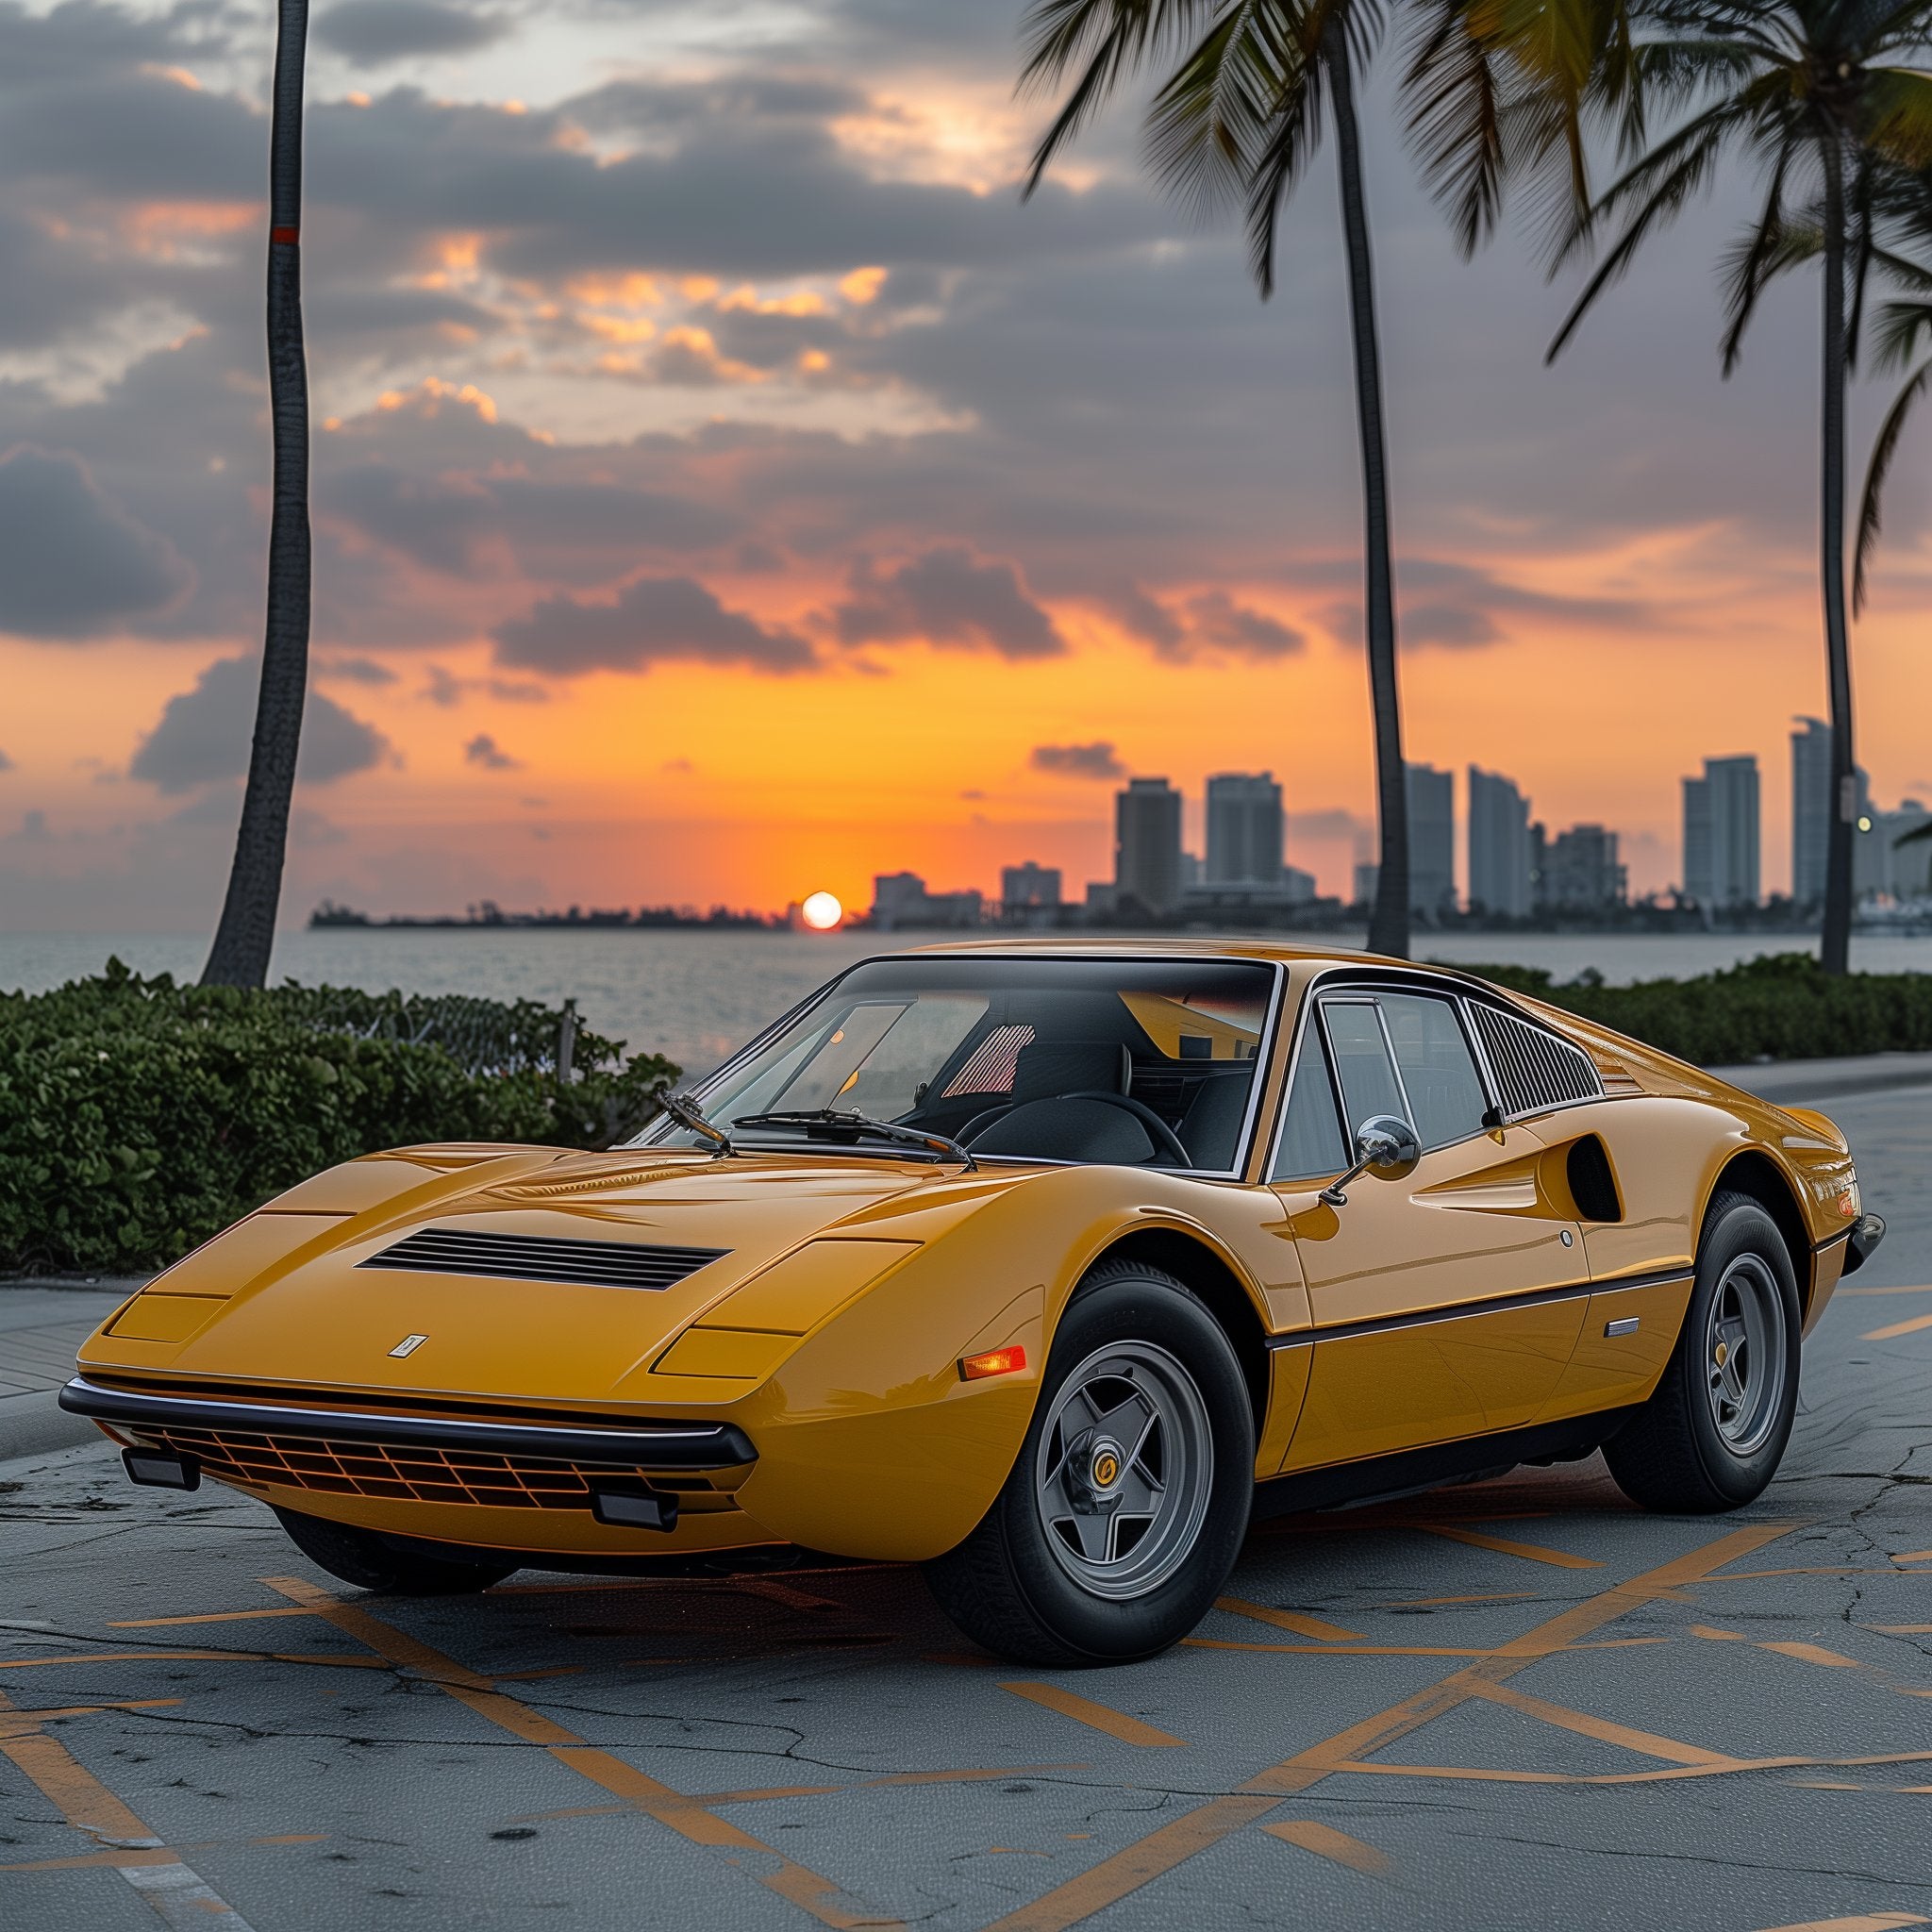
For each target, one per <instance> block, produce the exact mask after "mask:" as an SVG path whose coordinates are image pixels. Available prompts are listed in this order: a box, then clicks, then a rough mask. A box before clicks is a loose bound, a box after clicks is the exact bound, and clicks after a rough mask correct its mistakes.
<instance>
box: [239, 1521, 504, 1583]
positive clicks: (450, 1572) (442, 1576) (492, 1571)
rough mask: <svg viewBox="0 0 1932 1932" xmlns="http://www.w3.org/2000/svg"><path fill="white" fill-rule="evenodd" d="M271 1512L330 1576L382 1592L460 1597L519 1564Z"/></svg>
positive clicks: (496, 1581)
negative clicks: (440, 1552) (444, 1553)
mask: <svg viewBox="0 0 1932 1932" xmlns="http://www.w3.org/2000/svg"><path fill="white" fill-rule="evenodd" d="M275 1515H276V1516H277V1517H278V1518H279V1519H280V1521H281V1525H282V1527H283V1528H284V1529H286V1530H287V1531H288V1532H289V1536H290V1539H291V1541H293V1543H294V1545H295V1547H296V1548H297V1549H298V1550H300V1551H301V1552H302V1554H303V1555H304V1556H305V1557H308V1560H309V1561H310V1562H311V1563H319V1564H321V1565H322V1567H323V1568H324V1569H325V1570H326V1571H327V1572H328V1574H330V1575H331V1576H340V1577H341V1579H342V1581H343V1582H344V1583H353V1584H354V1585H355V1586H356V1588H357V1589H358V1590H372V1591H379V1592H380V1593H381V1594H383V1595H385V1596H465V1595H468V1594H470V1593H471V1592H473V1591H479V1590H488V1589H489V1588H490V1586H491V1584H492V1583H501V1582H502V1581H503V1579H504V1578H505V1577H506V1576H508V1575H511V1574H513V1573H514V1572H515V1571H517V1570H518V1569H519V1568H521V1567H522V1566H521V1565H519V1564H516V1563H504V1562H499V1561H496V1560H494V1559H492V1558H491V1557H486V1556H485V1555H484V1554H483V1553H482V1552H481V1551H480V1550H479V1551H477V1552H476V1553H475V1556H473V1557H455V1556H451V1557H441V1556H432V1555H430V1554H429V1552H428V1551H427V1550H425V1549H424V1548H422V1547H421V1546H420V1545H416V1544H412V1543H409V1542H408V1541H405V1540H404V1539H402V1538H400V1537H386V1536H382V1535H379V1534H378V1533H377V1532H376V1531H375V1530H373V1529H357V1528H355V1527H353V1526H352V1525H351V1524H346V1523H328V1522H325V1520H324V1519H323V1518H322V1517H320V1516H303V1515H299V1514H298V1513H297V1512H296V1511H295V1510H293V1509H277V1510H276V1511H275Z"/></svg>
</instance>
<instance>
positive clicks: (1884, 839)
mask: <svg viewBox="0 0 1932 1932" xmlns="http://www.w3.org/2000/svg"><path fill="white" fill-rule="evenodd" d="M1927 819H1932V812H1928V811H1927V810H1926V809H1925V808H1924V805H1923V804H1921V803H1920V801H1919V800H1918V799H1916V798H1907V799H1905V800H1904V801H1902V802H1901V804H1900V806H1899V808H1898V809H1897V810H1896V811H1877V810H1873V809H1867V810H1865V811H1862V812H1860V813H1859V814H1858V817H1857V822H1856V823H1855V824H1854V825H1853V827H1852V897H1853V898H1854V899H1855V900H1857V899H1874V898H1884V899H1921V898H1924V896H1925V891H1926V872H1927V861H1928V859H1932V842H1928V841H1925V840H1923V839H1915V840H1914V841H1912V842H1911V843H1910V844H1909V845H1905V846H1901V845H1900V844H1899V842H1898V841H1900V840H1901V839H1903V838H1904V837H1905V836H1906V834H1907V832H1916V831H1917V830H1918V829H1919V828H1920V826H1922V825H1923V824H1925V822H1926V820H1927Z"/></svg>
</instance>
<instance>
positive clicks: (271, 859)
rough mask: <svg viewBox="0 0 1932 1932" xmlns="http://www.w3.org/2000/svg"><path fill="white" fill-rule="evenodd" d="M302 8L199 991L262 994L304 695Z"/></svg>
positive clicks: (275, 206)
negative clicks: (254, 661)
mask: <svg viewBox="0 0 1932 1932" xmlns="http://www.w3.org/2000/svg"><path fill="white" fill-rule="evenodd" d="M307 42H308V0H279V16H278V19H277V23H276V32H275V111H274V119H273V122H272V123H271V126H270V132H269V216H268V219H269V235H268V387H269V409H270V414H271V416H272V418H273V420H274V425H275V510H274V516H273V520H272V521H271V523H270V525H269V538H268V619H267V624H266V626H265V629H264V631H263V635H262V648H261V687H260V690H259V692H258V695H257V698H256V706H255V741H254V745H253V747H252V749H251V751H250V753H249V758H248V789H247V791H245V792H244V794H243V795H242V824H241V826H240V828H239V829H238V831H237V832H236V835H235V861H234V864H233V865H232V867H231V868H230V869H229V873H228V895H227V898H226V900H225V902H224V903H223V906H222V918H221V924H219V925H218V926H217V927H216V928H215V940H214V945H213V946H212V947H211V948H210V950H209V952H208V964H207V966H206V967H205V968H204V969H203V971H202V975H201V983H202V984H203V985H204V986H261V985H264V984H265V983H266V982H267V979H268V963H269V953H270V950H271V949H272V947H273V946H274V944H275V908H276V907H277V906H278V904H279V903H280V900H281V895H282V859H283V855H284V854H285V852H286V851H287V848H288V842H289V801H290V797H291V793H292V792H293V791H294V789H295V754H296V752H297V750H298V749H299V747H300V745H301V741H302V707H303V701H304V699H305V697H306V695H307V693H308V573H309V563H308V364H307V361H306V358H305V357H304V354H303V347H302V252H301V246H300V232H301V222H302V62H303V55H304V52H305V50H306V46H307Z"/></svg>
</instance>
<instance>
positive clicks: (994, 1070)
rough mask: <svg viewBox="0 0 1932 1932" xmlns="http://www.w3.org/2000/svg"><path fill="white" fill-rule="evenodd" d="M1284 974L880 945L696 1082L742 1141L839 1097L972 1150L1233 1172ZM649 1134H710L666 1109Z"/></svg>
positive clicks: (1209, 964)
mask: <svg viewBox="0 0 1932 1932" xmlns="http://www.w3.org/2000/svg"><path fill="white" fill-rule="evenodd" d="M1274 979H1275V974H1274V968H1273V967H1271V966H1266V965H1261V964H1251V963H1247V962H1243V961H1237V960H1198V959H1175V960H1164V959H1129V960H1122V959H1078V958H1004V959H1002V958H948V957H944V956H938V957H933V958H896V959H880V960H874V961H872V962H870V963H868V964H866V965H862V966H858V967H855V968H854V969H853V970H852V971H851V972H850V973H847V974H845V975H844V976H843V977H842V978H840V979H837V980H835V981H833V983H832V984H831V985H830V986H829V987H827V988H826V989H825V991H824V992H822V993H821V994H819V996H818V997H817V998H816V999H815V1000H814V1001H813V1002H812V1003H811V1004H810V1005H809V1006H808V1007H807V1008H804V1009H803V1010H801V1011H800V1012H799V1013H798V1014H796V1015H795V1016H794V1017H793V1018H792V1019H791V1021H790V1022H789V1023H788V1024H786V1025H785V1026H783V1027H782V1028H781V1029H780V1030H779V1031H778V1032H777V1033H776V1034H774V1036H773V1037H772V1038H771V1039H770V1040H768V1041H765V1042H764V1043H763V1044H762V1045H761V1046H760V1047H759V1048H758V1050H757V1052H755V1053H753V1054H750V1055H748V1056H746V1057H744V1058H741V1059H739V1060H736V1061H734V1062H732V1063H730V1064H727V1065H726V1066H725V1067H724V1069H722V1070H721V1071H720V1072H719V1073H718V1074H715V1075H714V1076H713V1077H712V1078H711V1080H709V1081H708V1083H706V1084H705V1085H704V1086H702V1087H700V1088H698V1089H697V1090H696V1098H697V1100H698V1101H699V1104H700V1105H701V1106H702V1107H703V1108H704V1110H705V1114H706V1116H707V1118H708V1119H709V1120H710V1121H712V1122H713V1123H714V1124H717V1125H719V1126H721V1127H723V1128H724V1130H725V1131H726V1132H727V1133H728V1134H730V1135H731V1137H732V1139H733V1141H735V1142H737V1143H738V1144H740V1145H742V1146H762V1145H777V1144H784V1143H791V1144H794V1145H795V1144H797V1143H799V1142H800V1141H803V1140H805V1139H806V1138H807V1136H808V1134H809V1132H810V1129H809V1128H808V1126H807V1125H806V1124H788V1123H782V1122H774V1123H769V1124H761V1125H756V1126H744V1127H739V1126H736V1125H734V1123H735V1122H738V1121H740V1120H742V1119H745V1118H746V1117H747V1116H751V1115H758V1114H772V1113H816V1112H820V1111H823V1110H824V1109H834V1110H836V1111H837V1112H839V1113H841V1114H863V1115H867V1116H870V1117H871V1118H872V1119H874V1120H877V1121H891V1122H896V1123H898V1124H901V1125H904V1126H909V1127H918V1128H922V1129H924V1130H925V1131H927V1132H930V1133H937V1134H943V1135H946V1136H947V1137H949V1138H950V1139H952V1140H954V1141H958V1142H960V1143H961V1144H962V1145H964V1146H966V1147H968V1148H970V1149H971V1150H972V1151H973V1153H974V1156H975V1158H987V1157H989V1156H1006V1157H1008V1158H1030V1159H1041V1160H1064V1161H1075V1162H1082V1163H1091V1162H1108V1163H1112V1164H1121V1165H1127V1166H1137V1167H1168V1168H1191V1169H1196V1170H1205V1171H1207V1172H1209V1173H1227V1172H1229V1171H1231V1170H1232V1169H1233V1168H1234V1166H1235V1164H1236V1159H1237V1157H1238V1156H1239V1153H1240V1150H1241V1135H1242V1129H1243V1126H1244V1125H1245V1124H1246V1121H1247V1117H1248V1108H1249V1100H1250V1097H1251V1094H1252V1092H1253V1089H1254V1082H1255V1075H1256V1071H1257V1066H1258V1065H1259V1054H1260V1049H1261V1041H1262V1034H1263V1030H1264V1028H1265V1027H1266V1024H1267V1021H1268V1013H1269V1003H1270V999H1271V997H1272V994H1273V992H1274ZM639 1143H640V1144H651V1145H658V1146H695V1145H698V1144H701V1141H700V1137H699V1136H697V1135H696V1134H694V1133H693V1132H691V1130H690V1129H689V1128H686V1127H681V1126H678V1125H677V1124H675V1123H674V1122H671V1121H668V1120H666V1121H660V1122H659V1123H658V1124H656V1125H654V1126H653V1127H651V1128H649V1129H647V1130H646V1132H645V1133H643V1134H642V1135H641V1136H640V1137H639ZM864 1145H865V1147H866V1151H867V1152H873V1151H877V1152H879V1153H881V1154H885V1153H889V1152H890V1151H891V1143H889V1142H887V1141H883V1140H879V1141H870V1140H869V1141H865V1142H864Z"/></svg>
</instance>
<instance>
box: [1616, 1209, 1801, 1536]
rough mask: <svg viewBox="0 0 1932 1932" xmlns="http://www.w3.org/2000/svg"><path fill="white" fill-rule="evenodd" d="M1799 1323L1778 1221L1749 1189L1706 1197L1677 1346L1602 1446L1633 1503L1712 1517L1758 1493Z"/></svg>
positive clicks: (1789, 1404)
mask: <svg viewBox="0 0 1932 1932" xmlns="http://www.w3.org/2000/svg"><path fill="white" fill-rule="evenodd" d="M1799 1325H1800V1324H1799V1320H1798V1285H1797V1280H1796V1277H1795V1276H1794V1275H1793V1274H1792V1272H1791V1257H1790V1250H1789V1249H1788V1248H1787V1247H1786V1246H1785V1241H1784V1237H1783V1236H1782V1235H1781V1234H1779V1232H1778V1229H1777V1224H1776V1223H1775V1222H1774V1221H1773V1220H1772V1218H1771V1216H1770V1215H1769V1214H1768V1213H1766V1212H1765V1210H1764V1208H1762V1207H1761V1206H1760V1205H1759V1204H1758V1203H1757V1201H1754V1200H1752V1199H1751V1198H1750V1197H1749V1196H1748V1195H1744V1194H1733V1193H1720V1194H1717V1195H1715V1196H1713V1197H1712V1200H1711V1204H1710V1208H1709V1211H1708V1213H1707V1215H1706V1217H1705V1224H1704V1238H1703V1240H1702V1241H1700V1242H1699V1243H1698V1249H1697V1278H1696V1283H1695V1285H1694V1286H1693V1287H1692V1289H1691V1304H1690V1307H1688V1308H1687V1309H1686V1310H1685V1314H1684V1326H1683V1329H1682V1332H1681V1333H1680V1334H1679V1335H1678V1337H1677V1346H1676V1349H1675V1350H1674V1353H1673V1354H1672V1357H1671V1359H1670V1361H1669V1363H1668V1364H1667V1365H1666V1367H1665V1369H1664V1372H1663V1375H1662V1377H1661V1379H1660V1380H1659V1381H1658V1383H1657V1390H1656V1392H1655V1393H1654V1394H1653V1395H1652V1396H1651V1398H1650V1400H1649V1401H1648V1402H1647V1403H1646V1404H1645V1405H1644V1407H1642V1408H1641V1409H1640V1410H1639V1411H1638V1413H1637V1414H1636V1416H1634V1417H1633V1418H1632V1419H1631V1421H1630V1422H1629V1423H1627V1424H1625V1425H1624V1427H1623V1428H1622V1429H1620V1430H1619V1431H1618V1432H1617V1434H1616V1435H1614V1436H1613V1437H1611V1438H1610V1440H1609V1441H1607V1442H1606V1443H1605V1444H1604V1459H1605V1460H1606V1461H1607V1463H1608V1464H1609V1466H1610V1474H1612V1475H1613V1476H1615V1477H1616V1479H1617V1485H1618V1487H1619V1488H1620V1489H1621V1490H1622V1491H1624V1494H1625V1495H1626V1496H1628V1497H1629V1498H1630V1500H1631V1501H1632V1502H1633V1503H1641V1505H1642V1506H1643V1507H1645V1508H1646V1509H1657V1510H1663V1511H1667V1512H1669V1513H1672V1514H1676V1515H1686V1516H1690V1515H1709V1514H1712V1513H1714V1512H1716V1511H1718V1510H1722V1509H1736V1508H1739V1507H1741V1506H1742V1505H1744V1504H1746V1503H1749V1502H1752V1501H1753V1500H1755V1499H1756V1498H1757V1496H1758V1495H1760V1494H1761V1493H1762V1492H1763V1491H1764V1489H1765V1486H1766V1485H1767V1484H1768V1483H1769V1482H1770V1481H1771V1479H1772V1477H1773V1476H1774V1474H1776V1473H1777V1466H1778V1464H1779V1462H1780V1461H1781V1460H1782V1459H1783V1457H1784V1453H1785V1444H1786V1443H1787V1442H1788V1441H1790V1434H1791V1423H1792V1421H1793V1419H1794V1418H1795V1416H1796V1415H1797V1412H1798V1358H1799V1348H1800V1332H1799Z"/></svg>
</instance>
